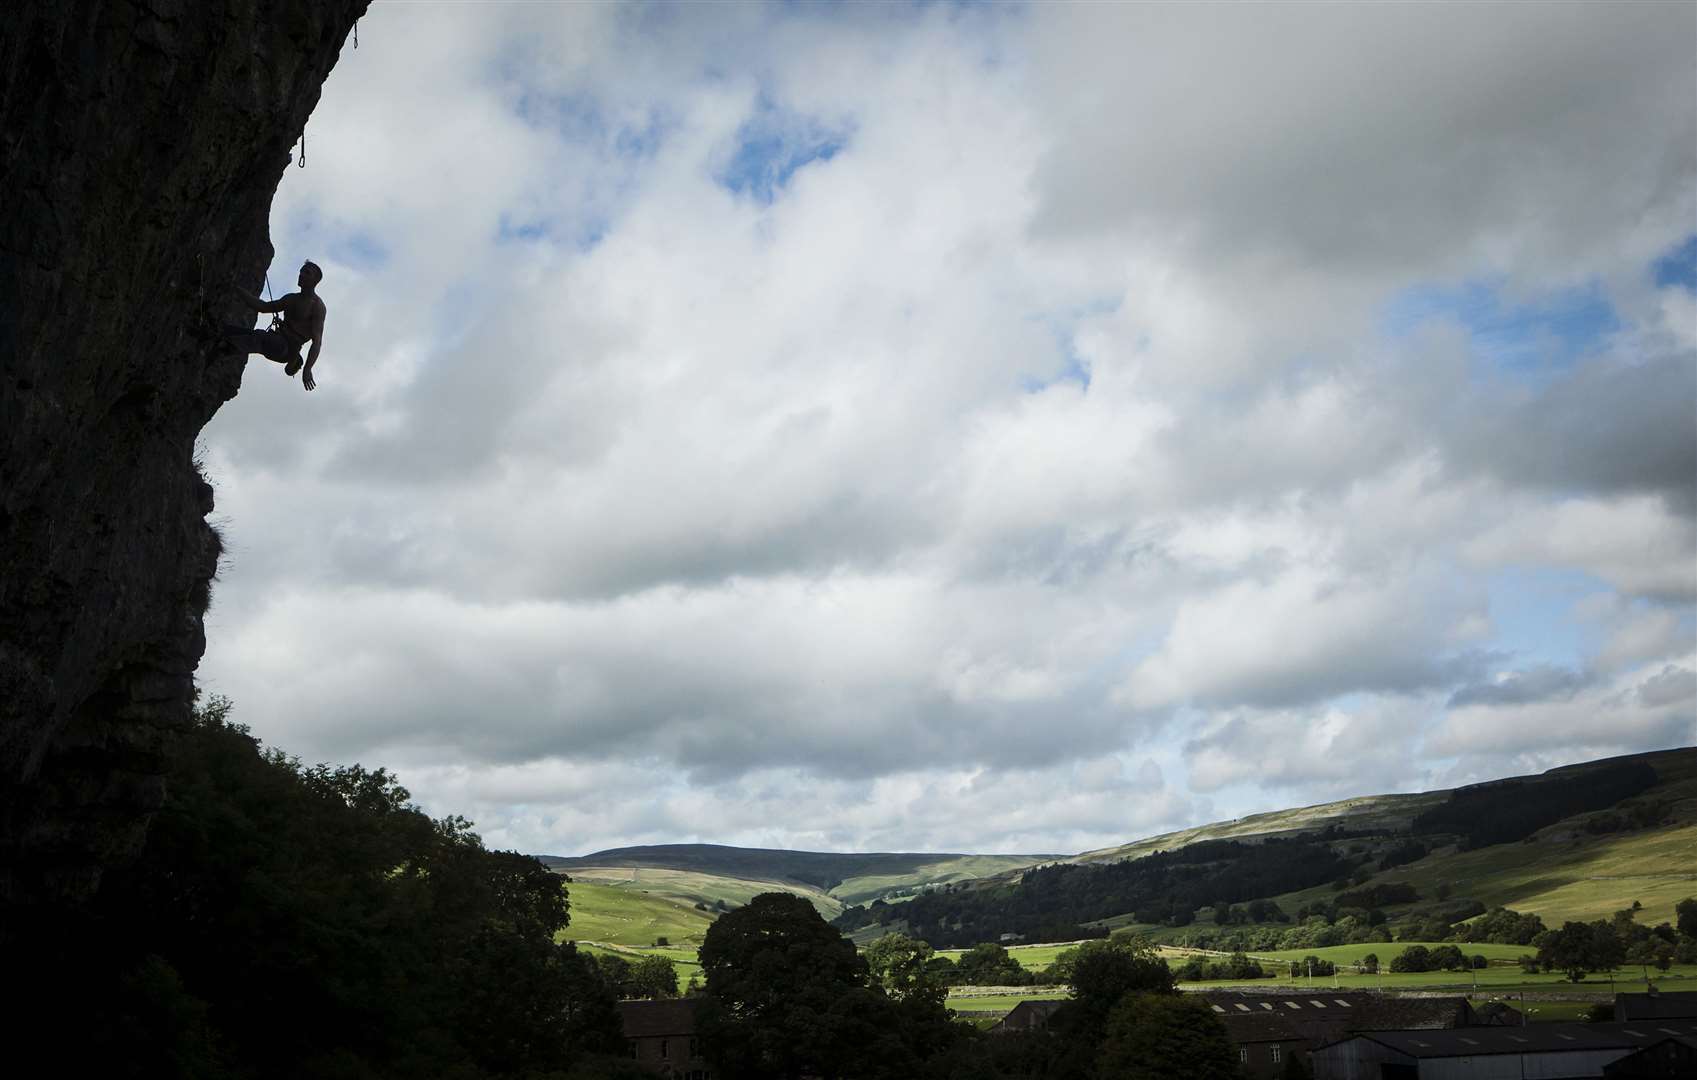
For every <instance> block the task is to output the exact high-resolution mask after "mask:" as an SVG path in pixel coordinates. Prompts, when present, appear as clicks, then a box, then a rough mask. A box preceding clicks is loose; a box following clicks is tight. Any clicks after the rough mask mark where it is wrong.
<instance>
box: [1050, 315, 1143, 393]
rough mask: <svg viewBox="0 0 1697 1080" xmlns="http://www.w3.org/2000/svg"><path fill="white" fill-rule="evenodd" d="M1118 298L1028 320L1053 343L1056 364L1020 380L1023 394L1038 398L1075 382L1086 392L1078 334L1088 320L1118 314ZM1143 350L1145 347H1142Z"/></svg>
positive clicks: (1087, 384) (1086, 374)
mask: <svg viewBox="0 0 1697 1080" xmlns="http://www.w3.org/2000/svg"><path fill="white" fill-rule="evenodd" d="M1120 300H1121V298H1120V297H1118V296H1103V297H1098V298H1097V299H1094V300H1091V301H1088V302H1086V303H1083V304H1080V305H1078V306H1077V307H1073V308H1069V309H1066V310H1064V311H1061V312H1059V313H1056V314H1045V315H1034V316H1032V319H1033V320H1034V321H1036V322H1038V323H1041V324H1044V325H1046V327H1047V329H1048V331H1049V336H1050V339H1051V340H1052V341H1053V342H1054V343H1055V352H1054V355H1055V356H1057V357H1059V358H1060V363H1059V364H1058V365H1055V366H1051V367H1050V368H1049V369H1048V370H1047V371H1045V372H1043V373H1042V374H1034V373H1029V372H1028V373H1026V374H1024V375H1021V376H1020V380H1019V386H1020V389H1021V390H1023V391H1024V392H1025V393H1027V394H1039V393H1042V392H1043V391H1044V390H1046V389H1048V388H1049V387H1051V386H1054V385H1056V384H1057V383H1064V382H1076V383H1077V384H1078V385H1079V387H1080V388H1081V389H1083V390H1085V391H1088V390H1089V389H1090V363H1089V361H1087V360H1085V359H1084V356H1083V355H1082V354H1081V353H1080V352H1079V351H1078V344H1077V342H1078V333H1079V328H1080V326H1082V325H1083V324H1085V323H1087V322H1088V321H1090V320H1092V319H1097V318H1100V317H1102V316H1106V315H1112V314H1113V313H1114V312H1115V311H1117V310H1119V306H1120ZM1144 345H1145V347H1146V345H1147V343H1146V342H1145V343H1144Z"/></svg>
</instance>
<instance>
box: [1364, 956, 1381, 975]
mask: <svg viewBox="0 0 1697 1080" xmlns="http://www.w3.org/2000/svg"><path fill="white" fill-rule="evenodd" d="M1360 968H1361V974H1363V975H1377V974H1378V973H1379V954H1378V953H1368V954H1367V955H1366V956H1363V957H1362V958H1361V963H1360Z"/></svg>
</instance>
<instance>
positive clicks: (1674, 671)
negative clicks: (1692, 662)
mask: <svg viewBox="0 0 1697 1080" xmlns="http://www.w3.org/2000/svg"><path fill="white" fill-rule="evenodd" d="M1638 700H1639V701H1641V702H1643V703H1644V704H1645V705H1646V706H1648V707H1650V708H1657V707H1660V706H1663V705H1678V704H1680V703H1684V704H1685V705H1686V706H1687V708H1690V707H1691V706H1693V705H1697V672H1694V671H1692V670H1691V669H1690V668H1684V667H1679V666H1676V665H1674V664H1669V665H1667V666H1666V667H1664V668H1662V670H1661V671H1659V672H1657V673H1656V674H1655V675H1652V676H1651V677H1650V678H1648V679H1646V680H1644V682H1643V683H1642V684H1640V685H1639V687H1638Z"/></svg>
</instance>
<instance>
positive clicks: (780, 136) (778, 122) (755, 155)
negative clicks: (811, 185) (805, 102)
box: [715, 96, 852, 206]
mask: <svg viewBox="0 0 1697 1080" xmlns="http://www.w3.org/2000/svg"><path fill="white" fill-rule="evenodd" d="M851 135H852V131H851V130H850V129H849V128H848V127H847V126H846V125H843V126H838V125H830V124H827V123H825V122H824V121H822V120H820V119H818V118H815V117H809V116H804V115H802V114H800V113H797V112H793V111H791V110H789V109H785V108H782V107H780V106H778V105H776V104H774V103H773V102H771V101H770V100H768V99H767V98H765V97H764V96H762V97H761V99H760V101H759V102H758V103H757V104H756V106H755V110H754V115H753V116H751V117H750V118H749V119H748V120H747V121H745V122H744V123H743V125H742V126H741V127H740V128H738V129H737V136H736V137H737V142H736V149H735V150H733V151H732V153H731V156H730V160H729V161H728V162H727V163H726V165H725V167H724V169H723V170H722V171H720V172H719V173H718V175H717V176H716V177H715V179H716V180H717V181H718V183H719V184H720V185H721V186H722V187H724V188H725V189H726V190H728V191H732V192H735V193H736V194H738V195H746V196H748V197H749V198H752V199H754V200H755V201H756V202H758V203H760V204H761V205H763V206H769V205H771V203H772V202H773V200H775V199H776V198H777V197H778V195H779V193H780V192H782V191H783V190H784V187H785V186H786V185H787V184H789V182H790V179H791V178H792V177H794V176H795V174H796V172H797V171H798V170H800V169H802V168H804V167H806V166H808V165H812V164H814V163H816V162H826V161H830V160H831V159H832V158H834V157H836V156H837V154H838V153H840V152H841V151H842V150H843V149H844V148H845V147H846V146H847V145H848V142H849V138H850V136H851Z"/></svg>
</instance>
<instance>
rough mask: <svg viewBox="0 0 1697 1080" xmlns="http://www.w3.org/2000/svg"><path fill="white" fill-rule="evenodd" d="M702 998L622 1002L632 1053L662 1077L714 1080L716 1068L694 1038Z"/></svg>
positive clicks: (620, 1006)
mask: <svg viewBox="0 0 1697 1080" xmlns="http://www.w3.org/2000/svg"><path fill="white" fill-rule="evenodd" d="M699 1000H700V999H699V998H687V997H686V998H672V999H670V1000H665V1001H621V1002H619V1020H620V1022H621V1023H622V1024H623V1025H624V1029H625V1045H626V1049H627V1050H628V1052H629V1054H630V1056H631V1057H632V1058H633V1059H635V1060H636V1062H637V1063H638V1064H640V1065H644V1066H646V1067H647V1068H649V1069H650V1070H652V1071H653V1072H655V1073H656V1074H658V1075H660V1076H671V1077H676V1078H678V1080H714V1074H713V1067H712V1066H711V1065H709V1064H708V1063H707V1061H706V1060H705V1059H704V1058H702V1057H701V1051H700V1047H699V1046H698V1045H697V1042H696V1037H695V1007H696V1005H697V1003H698V1002H699Z"/></svg>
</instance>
